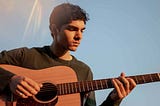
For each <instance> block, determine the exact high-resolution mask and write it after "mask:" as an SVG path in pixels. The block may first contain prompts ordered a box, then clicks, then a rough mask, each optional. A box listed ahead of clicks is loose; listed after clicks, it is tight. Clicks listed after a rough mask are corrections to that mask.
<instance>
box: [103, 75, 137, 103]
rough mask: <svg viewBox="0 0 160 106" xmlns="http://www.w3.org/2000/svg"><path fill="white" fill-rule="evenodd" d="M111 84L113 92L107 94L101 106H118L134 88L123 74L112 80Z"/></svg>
mask: <svg viewBox="0 0 160 106" xmlns="http://www.w3.org/2000/svg"><path fill="white" fill-rule="evenodd" d="M112 84H113V85H114V90H113V91H112V92H111V93H110V94H109V96H108V98H107V99H106V100H105V101H104V102H103V103H102V104H101V106H119V105H120V103H121V101H122V100H123V98H125V97H126V96H127V95H128V94H129V93H130V92H131V91H132V90H133V89H134V88H135V86H136V83H135V81H134V80H133V79H131V78H125V74H124V73H121V75H120V77H119V79H113V80H112Z"/></svg>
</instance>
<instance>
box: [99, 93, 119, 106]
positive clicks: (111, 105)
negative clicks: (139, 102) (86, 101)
mask: <svg viewBox="0 0 160 106" xmlns="http://www.w3.org/2000/svg"><path fill="white" fill-rule="evenodd" d="M110 95H111V93H110V94H109V96H108V97H107V99H106V100H105V101H104V102H103V103H102V104H101V105H100V106H120V103H121V101H122V100H117V101H114V100H112V99H111V96H110Z"/></svg>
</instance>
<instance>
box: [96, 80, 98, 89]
mask: <svg viewBox="0 0 160 106" xmlns="http://www.w3.org/2000/svg"><path fill="white" fill-rule="evenodd" d="M95 85H96V89H98V84H97V80H95Z"/></svg>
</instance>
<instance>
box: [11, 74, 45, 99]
mask: <svg viewBox="0 0 160 106" xmlns="http://www.w3.org/2000/svg"><path fill="white" fill-rule="evenodd" d="M41 87H42V84H38V83H37V82H35V81H33V80H32V79H30V78H28V77H24V76H17V75H14V76H13V77H12V78H11V81H10V89H11V91H12V92H13V93H14V94H16V95H19V96H20V97H22V98H28V97H29V96H33V95H36V94H37V93H38V92H39V91H40V88H41Z"/></svg>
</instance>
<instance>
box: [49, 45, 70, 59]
mask: <svg viewBox="0 0 160 106" xmlns="http://www.w3.org/2000/svg"><path fill="white" fill-rule="evenodd" d="M50 49H51V51H52V53H53V54H54V55H56V56H57V57H58V58H60V59H62V60H72V56H71V54H70V51H69V50H65V49H63V48H61V47H59V46H56V45H54V43H52V45H51V46H50Z"/></svg>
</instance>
